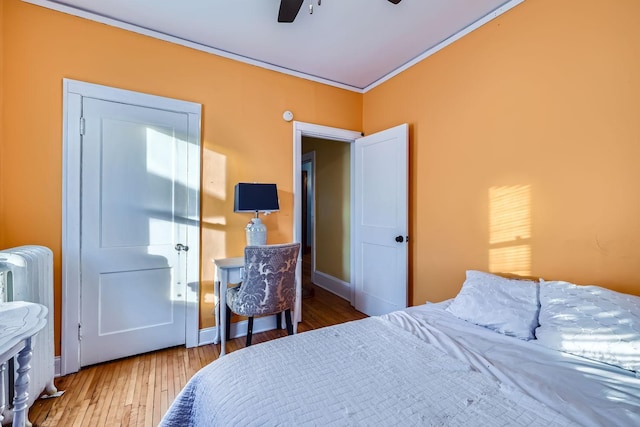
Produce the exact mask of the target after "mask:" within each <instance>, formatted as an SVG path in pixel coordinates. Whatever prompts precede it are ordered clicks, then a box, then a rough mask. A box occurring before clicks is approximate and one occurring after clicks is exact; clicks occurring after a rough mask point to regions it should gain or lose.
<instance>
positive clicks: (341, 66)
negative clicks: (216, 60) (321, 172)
mask: <svg viewBox="0 0 640 427" xmlns="http://www.w3.org/2000/svg"><path fill="white" fill-rule="evenodd" d="M24 1H27V2H29V3H34V4H37V5H40V6H45V7H49V8H52V9H56V10H59V11H62V12H66V13H71V14H74V15H78V16H81V17H85V18H88V19H93V20H97V21H99V22H104V23H107V24H110V25H115V26H118V27H121V28H126V29H129V30H132V31H136V32H139V33H142V34H147V35H150V36H153V37H158V38H161V39H164V40H169V41H172V42H176V43H180V44H183V45H187V46H190V47H193V48H196V49H200V50H204V51H207V52H211V53H213V54H218V55H222V56H226V57H231V58H234V59H238V60H241V61H244V62H248V63H252V64H255V65H259V66H263V67H266V68H271V69H276V70H278V71H282V72H285V73H288V74H293V75H298V76H301V77H305V78H309V79H312V80H316V81H321V82H324V83H328V84H332V85H334V86H338V87H343V88H346V89H350V90H355V91H359V92H363V91H366V90H368V89H370V88H372V87H375V86H376V85H377V84H379V83H380V82H382V81H384V80H386V79H387V78H389V77H391V76H393V75H395V74H396V73H397V72H399V71H401V70H403V69H405V68H407V67H408V66H410V65H412V64H414V63H415V62H417V61H419V60H421V59H423V58H424V57H426V56H428V55H430V54H432V53H433V52H435V51H437V50H439V49H440V48H442V47H444V46H446V45H447V44H449V43H451V42H452V41H455V40H457V39H458V38H459V37H461V36H463V35H465V34H467V33H468V32H469V31H472V30H473V29H475V28H477V27H478V26H480V25H482V24H484V23H485V22H487V21H489V20H490V19H493V18H495V17H496V16H498V15H500V14H501V13H504V12H506V11H507V10H509V9H511V8H512V7H514V6H516V5H517V4H519V3H521V2H522V1H524V0H403V1H401V2H400V3H399V4H397V5H394V4H392V3H390V2H389V1H387V0H323V1H322V5H320V6H318V0H313V4H314V13H313V14H309V3H310V0H305V3H304V4H303V6H302V8H301V10H300V13H299V14H298V16H297V18H296V20H295V21H294V22H293V23H291V24H286V23H278V22H277V16H278V9H279V5H280V0H108V1H105V0H102V1H99V0H55V1H51V0H24Z"/></svg>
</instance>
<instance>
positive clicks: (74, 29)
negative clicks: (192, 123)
mask: <svg viewBox="0 0 640 427" xmlns="http://www.w3.org/2000/svg"><path fill="white" fill-rule="evenodd" d="M2 4H3V7H4V13H3V16H2V21H1V23H2V37H3V39H4V67H3V70H4V80H3V83H2V88H3V95H2V100H3V102H4V105H5V109H4V114H3V116H2V120H3V123H4V126H3V127H2V138H3V140H4V141H6V142H7V144H6V145H5V146H3V152H2V154H3V155H2V158H1V159H0V170H1V171H2V172H0V173H1V175H0V179H1V182H0V188H3V191H4V199H3V203H2V205H0V214H1V216H0V218H1V220H0V236H2V232H3V233H4V239H3V240H0V244H2V246H3V247H11V246H16V245H22V244H41V245H45V246H48V247H50V248H52V249H53V251H54V255H55V296H56V300H55V304H56V309H55V312H56V324H55V331H56V334H57V337H58V343H57V346H56V354H60V345H59V338H60V319H61V316H60V313H61V310H60V304H61V270H60V266H61V209H62V207H61V199H62V190H61V188H62V181H61V180H62V142H61V135H62V79H63V78H71V79H75V80H82V81H87V82H91V83H97V84H102V85H107V86H112V87H118V88H123V89H129V90H135V91H139V92H145V93H151V94H155V95H161V96H167V97H172V98H178V99H185V100H189V101H194V102H198V103H201V104H202V105H203V116H202V144H203V166H202V175H203V179H202V181H203V182H202V219H203V229H202V278H203V280H202V300H203V304H202V306H201V307H202V308H201V322H200V323H201V325H200V326H201V327H202V328H206V327H210V326H212V325H213V324H214V320H213V317H212V315H211V310H212V308H213V305H212V293H213V285H212V281H213V267H212V263H211V259H212V258H214V257H224V256H238V255H241V254H242V248H243V247H244V241H245V236H244V225H245V224H246V222H247V221H248V216H247V215H244V214H234V213H233V186H234V185H235V184H236V183H237V182H239V181H248V182H253V181H262V182H275V183H277V185H278V189H279V193H280V194H279V196H280V202H281V210H280V212H278V213H276V214H274V215H270V216H269V217H268V218H267V221H266V222H267V225H268V227H269V230H270V233H269V242H273V243H276V242H284V241H288V240H290V239H291V238H292V205H293V198H292V172H291V170H292V169H291V168H292V162H293V159H292V150H293V145H292V124H291V123H287V122H285V121H284V120H283V119H282V113H283V112H284V111H285V110H291V111H293V113H294V114H295V118H296V120H300V121H305V122H312V123H319V124H323V125H327V126H334V127H339V128H345V129H359V128H361V124H362V95H360V94H356V93H352V92H349V91H345V90H341V89H336V88H333V87H329V86H326V85H322V84H318V83H313V82H310V81H307V80H303V79H299V78H295V77H291V76H287V75H284V74H280V73H276V72H272V71H267V70H264V69H261V68H257V67H254V66H250V65H246V64H242V63H239V62H236V61H232V60H228V59H224V58H221V57H217V56H214V55H210V54H207V53H203V52H199V51H196V50H192V49H189V48H185V47H181V46H178V45H174V44H171V43H167V42H163V41H160V40H156V39H153V38H149V37H145V36H141V35H138V34H135V33H131V32H127V31H124V30H120V29H116V28H113V27H109V26H107V25H103V24H98V23H95V22H92V21H89V20H84V19H80V18H77V17H73V16H69V15H65V14H62V13H58V12H55V11H51V10H48V9H45V8H41V7H38V6H34V5H31V4H27V3H23V2H21V1H19V0H2ZM0 52H1V51H0ZM266 159H268V160H267V161H265V160H266Z"/></svg>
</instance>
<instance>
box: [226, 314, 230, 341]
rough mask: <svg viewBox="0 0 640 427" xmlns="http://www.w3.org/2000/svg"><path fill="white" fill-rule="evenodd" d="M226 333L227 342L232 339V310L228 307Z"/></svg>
mask: <svg viewBox="0 0 640 427" xmlns="http://www.w3.org/2000/svg"><path fill="white" fill-rule="evenodd" d="M225 323H226V325H225V331H226V334H227V335H226V337H227V340H229V339H231V309H230V308H229V306H227V318H226V319H225Z"/></svg>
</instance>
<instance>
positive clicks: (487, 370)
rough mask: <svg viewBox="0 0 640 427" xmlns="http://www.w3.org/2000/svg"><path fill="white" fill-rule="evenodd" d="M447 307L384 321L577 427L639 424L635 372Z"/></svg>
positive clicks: (442, 305) (432, 306)
mask: <svg viewBox="0 0 640 427" xmlns="http://www.w3.org/2000/svg"><path fill="white" fill-rule="evenodd" d="M448 303H449V302H444V303H440V304H427V305H423V306H418V307H410V308H408V309H407V310H406V312H395V313H391V314H389V315H386V316H383V317H385V318H387V319H388V320H389V321H390V322H392V323H394V324H396V325H398V326H401V327H402V328H403V329H405V330H408V331H410V332H412V333H413V334H415V335H416V336H418V337H420V338H421V339H423V340H424V341H426V342H429V343H431V344H432V345H434V346H435V347H437V348H439V349H440V350H443V351H444V352H446V353H447V354H449V355H452V356H453V357H455V358H457V359H458V360H463V361H465V362H467V363H468V364H469V365H471V366H472V367H473V368H474V369H475V370H477V371H479V372H482V373H484V374H487V375H489V376H491V377H492V378H494V379H495V380H497V381H499V382H500V383H501V384H503V385H505V386H507V387H511V388H514V389H517V390H520V391H523V392H525V393H526V394H528V395H529V396H531V397H533V398H535V399H536V400H537V401H539V402H541V403H544V404H545V405H547V406H549V407H550V408H552V409H554V410H556V411H557V412H560V413H562V414H563V415H565V416H566V417H567V418H569V419H571V420H573V421H575V422H576V423H578V424H580V425H584V426H640V378H639V376H638V374H636V373H634V372H632V371H627V370H624V369H621V368H618V367H615V366H612V365H608V364H605V363H600V362H597V361H593V360H590V359H586V358H583V357H578V356H573V355H571V354H568V353H563V352H559V351H555V350H551V349H549V348H547V347H544V346H542V345H540V344H538V343H537V342H536V341H535V340H532V341H523V340H519V339H514V338H512V337H508V336H505V335H502V334H499V333H496V332H494V331H491V330H489V329H486V328H483V327H480V326H476V325H474V324H471V323H469V322H465V321H463V320H460V319H458V318H456V317H454V316H452V315H451V314H450V313H449V312H448V311H446V310H445V308H446V307H447V305H448Z"/></svg>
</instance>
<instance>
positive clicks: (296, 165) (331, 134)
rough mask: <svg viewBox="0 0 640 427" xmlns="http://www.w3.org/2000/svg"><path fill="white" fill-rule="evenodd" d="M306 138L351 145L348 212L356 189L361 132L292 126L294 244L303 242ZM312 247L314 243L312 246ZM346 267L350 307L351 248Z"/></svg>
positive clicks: (298, 296) (298, 316) (299, 284)
mask: <svg viewBox="0 0 640 427" xmlns="http://www.w3.org/2000/svg"><path fill="white" fill-rule="evenodd" d="M303 136H309V137H313V138H321V139H329V140H333V141H342V142H346V143H349V144H350V157H351V159H350V162H351V172H350V176H349V181H350V184H349V186H350V189H351V194H352V197H351V212H353V209H354V198H353V194H354V193H353V191H354V186H355V183H354V181H355V179H354V165H355V156H354V152H355V151H354V150H355V144H354V142H355V140H356V139H358V138H361V137H362V132H357V131H353V130H347V129H340V128H334V127H329V126H322V125H316V124H313V123H305V122H298V121H294V122H293V241H294V242H302V178H301V175H302V137H303ZM350 240H351V241H352V242H353V216H352V217H351V230H350ZM314 244H315V242H314ZM349 258H350V261H349V264H350V268H349V269H350V271H351V277H350V279H349V282H350V283H349V286H350V288H351V301H350V302H351V303H352V304H353V296H354V293H353V283H354V278H355V275H354V274H355V273H354V247H353V245H351V250H350V254H349ZM296 282H297V285H296V286H297V289H296V301H297V302H296V310H295V311H296V315H295V317H296V322H300V321H301V320H302V316H301V314H302V310H301V309H302V254H300V255H299V258H298V265H297V267H296Z"/></svg>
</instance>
